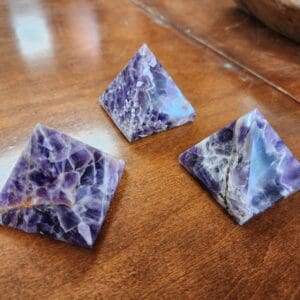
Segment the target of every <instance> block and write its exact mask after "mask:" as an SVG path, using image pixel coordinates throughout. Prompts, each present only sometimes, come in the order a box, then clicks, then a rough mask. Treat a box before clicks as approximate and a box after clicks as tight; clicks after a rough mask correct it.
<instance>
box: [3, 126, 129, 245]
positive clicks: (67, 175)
mask: <svg viewBox="0 0 300 300" xmlns="http://www.w3.org/2000/svg"><path fill="white" fill-rule="evenodd" d="M124 166H125V163H124V161H123V160H120V159H116V158H114V157H112V156H110V155H108V154H106V153H103V152H101V151H99V150H97V149H95V148H93V147H91V146H88V145H86V144H83V143H81V142H80V141H77V140H75V139H73V138H71V137H69V136H67V135H64V134H62V133H60V132H58V131H56V130H54V129H51V128H48V127H45V126H42V125H37V126H36V127H35V129H34V131H33V133H32V136H31V138H30V140H29V143H28V144H27V146H26V148H25V149H24V151H23V153H22V155H21V157H20V159H19V160H18V162H17V164H16V166H15V168H14V169H13V171H12V173H11V175H10V177H9V178H8V181H7V182H6V184H5V186H4V188H3V190H2V192H1V194H0V223H1V224H2V225H4V226H9V227H14V228H17V229H20V230H23V231H26V232H29V233H40V234H44V235H47V236H49V237H51V238H54V239H57V240H61V241H65V242H69V243H73V244H76V245H79V246H83V247H92V246H93V244H94V242H95V240H96V238H97V235H98V233H99V231H100V228H101V226H102V223H103V221H104V218H105V215H106V213H107V210H108V208H109V205H110V202H111V200H112V198H113V195H114V193H115V190H116V188H117V185H118V182H119V180H120V178H121V176H122V172H123V169H124Z"/></svg>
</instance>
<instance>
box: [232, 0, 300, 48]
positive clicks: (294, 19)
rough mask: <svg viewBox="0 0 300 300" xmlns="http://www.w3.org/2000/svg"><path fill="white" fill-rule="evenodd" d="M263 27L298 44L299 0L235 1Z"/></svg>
mask: <svg viewBox="0 0 300 300" xmlns="http://www.w3.org/2000/svg"><path fill="white" fill-rule="evenodd" d="M235 1H236V2H237V3H238V4H239V6H240V7H241V8H242V9H243V10H245V11H247V12H248V13H251V14H253V15H254V16H256V17H257V18H258V19H259V20H260V21H261V22H263V23H264V24H265V25H267V26H269V27H271V28H272V29H274V30H276V31H277V32H279V33H281V34H283V35H285V36H287V37H288V38H290V39H292V40H294V41H296V42H298V43H300V0H235Z"/></svg>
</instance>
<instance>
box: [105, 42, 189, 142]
mask: <svg viewBox="0 0 300 300" xmlns="http://www.w3.org/2000/svg"><path fill="white" fill-rule="evenodd" d="M100 103H101V105H102V106H103V108H104V109H105V110H106V112H107V113H108V114H109V115H110V117H111V118H112V120H113V121H114V123H115V124H116V125H117V127H118V128H119V129H120V130H121V131H122V133H123V134H124V135H125V137H126V138H127V139H128V141H134V140H137V139H140V138H142V137H146V136H149V135H151V134H153V133H156V132H160V131H164V130H167V129H169V128H173V127H176V126H180V125H182V124H184V123H186V122H190V121H192V120H193V119H194V117H195V111H194V109H193V107H192V106H191V104H190V103H189V102H188V101H187V100H186V99H185V97H184V96H183V94H182V93H181V91H180V90H179V88H178V87H177V85H176V84H175V83H174V81H173V80H172V78H171V77H170V76H169V75H168V73H167V72H166V71H165V69H164V68H163V67H162V66H161V64H160V63H159V62H158V60H157V59H156V57H155V56H154V54H153V53H152V52H151V51H150V49H149V48H148V47H147V45H143V46H142V47H141V48H140V49H139V50H138V51H137V53H136V54H135V55H134V57H133V58H132V59H131V60H130V61H129V62H128V64H127V65H126V67H125V68H124V69H123V70H122V71H121V72H120V73H119V75H118V76H117V77H116V78H115V79H114V81H113V82H112V83H111V84H110V85H109V87H108V88H107V90H106V91H105V92H104V93H103V95H102V96H101V97H100Z"/></svg>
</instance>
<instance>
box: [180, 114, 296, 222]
mask: <svg viewBox="0 0 300 300" xmlns="http://www.w3.org/2000/svg"><path fill="white" fill-rule="evenodd" d="M179 161H180V163H181V164H182V165H183V166H184V167H185V168H186V169H187V170H188V171H189V172H190V173H191V174H192V175H193V176H195V177H196V178H197V179H199V180H200V182H202V184H204V185H205V186H206V188H207V189H208V190H209V191H210V192H211V194H212V196H213V197H214V198H215V199H216V201H217V202H218V203H219V204H220V205H221V206H222V207H223V208H224V209H225V210H226V211H227V212H228V213H229V214H230V215H231V216H232V217H233V218H234V219H235V220H236V221H237V222H238V223H239V224H243V223H245V222H246V221H248V220H249V219H250V218H252V217H253V216H254V215H256V214H259V213H261V212H263V211H264V210H266V209H267V208H268V207H270V206H272V205H273V204H274V203H275V202H276V201H278V200H279V199H281V198H282V197H287V196H289V195H290V194H292V193H294V192H296V191H298V190H299V189H300V163H299V161H297V160H296V158H295V157H294V156H293V154H292V153H291V151H290V150H289V149H288V147H287V146H286V145H285V144H284V142H283V141H282V140H281V139H280V138H279V136H278V135H277V133H276V132H275V130H274V129H273V128H272V127H271V126H270V124H269V123H268V121H267V120H266V119H265V117H264V116H263V115H262V114H261V113H260V112H259V111H258V110H257V109H255V110H253V111H251V112H250V113H248V114H246V115H244V116H242V117H241V118H239V119H238V120H237V121H235V122H233V123H232V124H230V125H229V126H227V127H225V128H224V129H222V130H220V131H218V132H217V133H215V134H213V135H211V136H210V137H208V138H206V139H205V140H203V141H201V142H200V143H198V144H197V145H195V146H193V147H191V148H190V149H188V150H187V151H185V152H184V153H182V154H181V155H180V156H179Z"/></svg>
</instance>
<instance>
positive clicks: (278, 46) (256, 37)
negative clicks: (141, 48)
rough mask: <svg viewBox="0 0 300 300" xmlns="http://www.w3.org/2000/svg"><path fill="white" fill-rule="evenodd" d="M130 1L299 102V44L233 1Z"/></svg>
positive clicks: (154, 17) (157, 19) (153, 17)
mask: <svg viewBox="0 0 300 300" xmlns="http://www.w3.org/2000/svg"><path fill="white" fill-rule="evenodd" d="M131 1H132V2H133V3H135V4H137V5H138V6H139V7H141V8H142V9H143V10H144V11H146V12H147V14H148V15H150V17H151V18H152V19H153V20H155V21H156V22H158V23H163V24H165V25H167V26H170V27H173V28H175V29H176V30H177V31H179V32H180V33H181V34H183V35H186V36H188V37H189V38H191V39H193V40H195V41H197V42H198V43H201V44H203V45H205V46H207V47H209V48H210V49H212V50H213V51H215V52H216V53H219V54H221V55H223V56H224V57H225V58H227V59H230V60H232V61H234V62H235V63H237V64H239V65H241V66H243V67H244V68H246V69H248V71H249V72H251V73H252V74H253V75H254V76H257V77H259V78H261V79H262V80H264V81H265V82H266V83H267V84H269V85H272V86H273V87H274V88H275V89H278V90H279V91H281V92H284V93H286V94H287V95H289V96H290V97H292V98H293V99H295V100H296V101H298V102H300V90H299V85H300V45H299V44H296V43H295V42H292V41H290V40H288V39H287V38H285V37H283V36H281V35H280V34H278V33H276V32H274V31H273V30H271V29H269V28H268V27H266V26H264V25H263V24H261V23H260V22H259V21H258V20H257V19H256V18H254V17H251V16H249V15H248V14H246V13H244V12H242V11H241V10H240V9H238V8H237V5H236V3H235V2H234V1H233V0H223V1H218V0H201V1H199V0H185V1H179V0H177V1H176V0H175V1H174V0H131ZM264 1H265V0H264ZM264 1H256V2H258V3H259V4H260V5H261V4H262V2H264ZM258 3H257V4H256V5H259V4H258Z"/></svg>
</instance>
